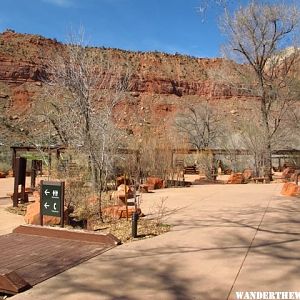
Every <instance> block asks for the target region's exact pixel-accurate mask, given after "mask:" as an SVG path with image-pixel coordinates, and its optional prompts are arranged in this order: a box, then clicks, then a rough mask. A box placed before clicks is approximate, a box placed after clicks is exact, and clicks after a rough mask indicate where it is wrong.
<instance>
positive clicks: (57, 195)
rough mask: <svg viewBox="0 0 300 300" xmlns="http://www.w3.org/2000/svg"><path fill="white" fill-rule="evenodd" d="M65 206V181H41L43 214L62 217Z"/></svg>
mask: <svg viewBox="0 0 300 300" xmlns="http://www.w3.org/2000/svg"><path fill="white" fill-rule="evenodd" d="M63 207H64V183H63V182H55V181H42V182H41V215H46V216H54V217H61V216H62V215H63Z"/></svg>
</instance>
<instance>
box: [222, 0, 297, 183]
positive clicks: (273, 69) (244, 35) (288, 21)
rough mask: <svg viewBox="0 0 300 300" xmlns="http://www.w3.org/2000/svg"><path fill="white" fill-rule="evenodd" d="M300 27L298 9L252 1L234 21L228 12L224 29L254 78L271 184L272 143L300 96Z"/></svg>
mask: <svg viewBox="0 0 300 300" xmlns="http://www.w3.org/2000/svg"><path fill="white" fill-rule="evenodd" d="M298 25H299V10H298V9H297V7H296V6H292V5H279V4H275V5H272V4H259V3H258V2H257V1H251V3H250V4H249V5H248V6H247V7H242V8H239V9H238V10H237V11H236V12H235V13H234V14H233V15H230V14H229V13H228V11H226V14H225V17H224V19H223V24H222V29H223V30H224V33H225V35H226V36H227V39H228V42H227V47H226V54H227V55H228V56H229V57H230V58H232V59H234V60H235V61H236V62H238V63H240V64H241V65H240V66H241V68H242V69H243V72H245V71H246V72H247V73H250V74H251V76H249V74H247V77H248V89H249V90H251V91H252V95H253V96H255V97H256V98H257V99H259V103H260V114H261V121H262V122H261V125H262V129H263V133H264V150H265V151H264V153H265V155H266V157H265V162H266V164H265V167H266V169H265V176H266V177H268V178H270V179H271V178H272V171H271V169H272V160H271V152H272V141H273V139H274V138H275V136H276V132H277V131H278V129H279V128H280V126H281V125H282V120H283V119H284V115H285V114H286V112H287V110H288V109H291V105H292V103H293V101H294V100H295V99H296V97H297V96H298V89H299V84H298V81H297V80H296V78H295V76H294V75H295V73H296V68H297V67H296V66H297V62H298V57H299V50H298V48H297V47H295V46H293V47H292V46H291V45H292V43H293V37H294V34H296V33H297V29H298ZM288 46H289V48H287V47H288ZM243 64H247V67H246V68H245V65H243ZM247 69H248V70H247ZM241 74H242V73H241ZM241 74H240V75H241ZM249 78H251V80H249Z"/></svg>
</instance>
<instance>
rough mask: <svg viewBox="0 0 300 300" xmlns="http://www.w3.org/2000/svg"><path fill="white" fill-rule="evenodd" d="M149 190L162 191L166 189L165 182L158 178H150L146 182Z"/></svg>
mask: <svg viewBox="0 0 300 300" xmlns="http://www.w3.org/2000/svg"><path fill="white" fill-rule="evenodd" d="M146 184H147V185H148V188H149V190H151V189H153V190H157V189H162V188H163V187H164V181H163V180H162V179H161V178H158V177H148V178H147V180H146Z"/></svg>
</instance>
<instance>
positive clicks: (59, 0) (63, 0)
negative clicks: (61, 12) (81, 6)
mask: <svg viewBox="0 0 300 300" xmlns="http://www.w3.org/2000/svg"><path fill="white" fill-rule="evenodd" d="M42 1H43V2H47V3H50V4H53V5H56V6H60V7H70V6H72V5H73V4H74V3H73V2H72V0H42Z"/></svg>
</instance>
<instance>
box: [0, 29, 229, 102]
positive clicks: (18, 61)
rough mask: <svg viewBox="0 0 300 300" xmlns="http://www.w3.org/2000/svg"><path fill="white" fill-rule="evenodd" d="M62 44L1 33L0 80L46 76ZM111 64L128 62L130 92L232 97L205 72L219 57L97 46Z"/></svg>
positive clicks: (17, 82)
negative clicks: (46, 71)
mask: <svg viewBox="0 0 300 300" xmlns="http://www.w3.org/2000/svg"><path fill="white" fill-rule="evenodd" d="M63 47H64V46H63V45H62V44H60V43H58V42H56V41H53V40H50V39H46V38H42V37H40V36H35V35H23V34H18V33H14V32H11V31H7V32H4V33H2V34H1V35H0V81H2V82H4V83H6V84H8V85H10V86H17V85H21V84H23V83H25V82H27V83H28V82H30V83H35V82H39V80H40V78H41V76H45V68H46V66H47V59H49V58H50V57H51V56H52V55H53V53H55V52H57V51H62V49H63ZM93 50H94V51H98V52H102V54H103V56H105V57H106V58H107V59H108V60H110V61H111V63H112V64H120V65H124V63H126V64H128V65H130V66H131V67H132V69H133V74H132V76H131V82H130V86H131V91H132V92H138V93H151V94H163V95H176V96H178V97H182V96H188V95H197V96H203V97H208V98H222V97H225V98H228V97H232V96H234V95H232V91H230V89H228V88H226V87H224V86H221V85H218V84H216V83H213V82H212V81H211V80H209V78H208V74H207V71H208V70H210V69H215V68H218V66H220V64H221V62H222V60H221V59H201V58H191V57H187V56H181V55H169V54H163V53H156V52H155V53H140V52H136V53H135V52H129V51H122V50H116V49H102V48H98V49H97V48H96V49H93Z"/></svg>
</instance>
